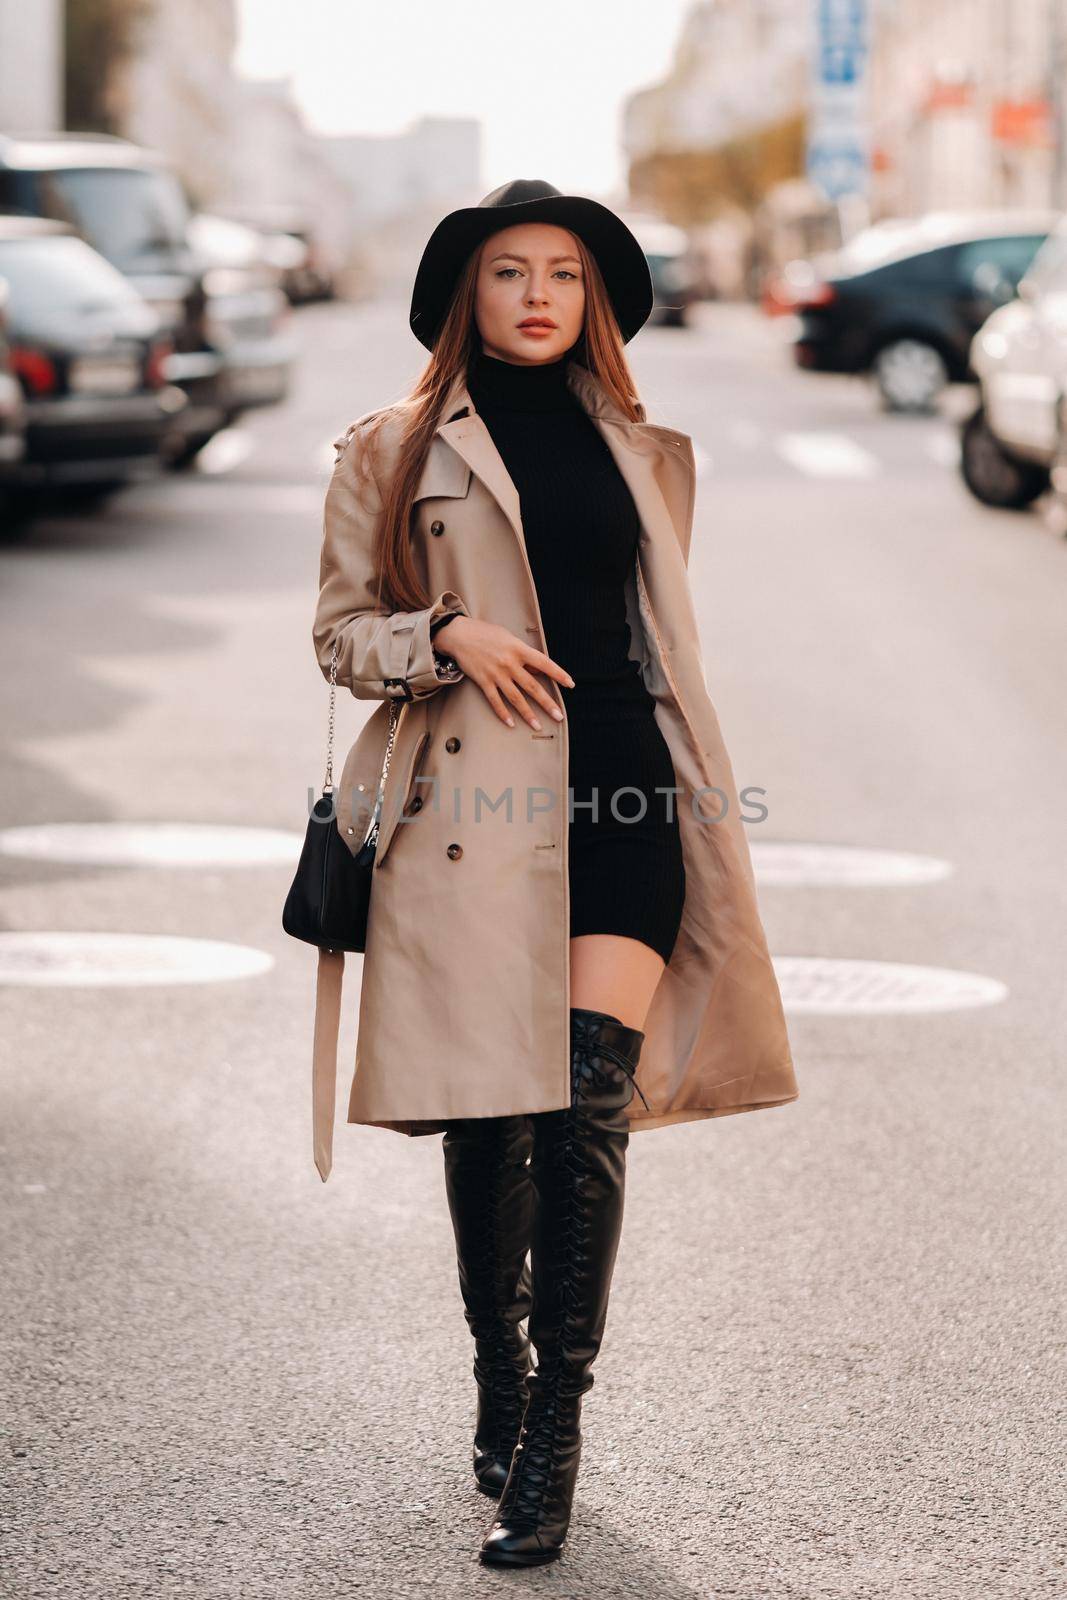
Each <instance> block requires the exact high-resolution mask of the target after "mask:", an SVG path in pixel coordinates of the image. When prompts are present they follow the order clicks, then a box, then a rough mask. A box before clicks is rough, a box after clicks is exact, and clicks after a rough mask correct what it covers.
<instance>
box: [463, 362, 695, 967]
mask: <svg viewBox="0 0 1067 1600" xmlns="http://www.w3.org/2000/svg"><path fill="white" fill-rule="evenodd" d="M571 359H572V357H571V356H570V354H569V353H568V354H565V355H564V356H562V357H561V358H560V359H559V360H558V361H551V362H545V363H542V364H540V365H538V366H519V365H517V364H515V363H514V362H509V361H502V360H498V359H497V358H496V357H494V356H488V355H486V354H485V353H484V352H483V351H481V350H478V351H477V352H476V354H475V355H474V356H473V357H472V359H471V361H470V363H469V364H468V371H467V387H468V390H469V392H470V396H471V399H472V401H473V402H474V408H475V410H476V411H477V412H478V414H479V415H480V416H481V418H482V420H483V421H484V422H485V424H486V427H487V428H488V429H489V432H490V434H491V436H492V439H493V443H494V444H495V445H496V448H497V450H498V452H499V453H500V456H501V459H502V460H503V462H504V465H505V467H506V468H507V471H508V474H509V476H510V478H511V480H512V482H513V483H514V485H515V487H516V489H517V490H518V494H519V503H520V507H521V515H522V527H523V532H524V534H525V536H526V551H527V556H528V559H529V562H530V568H531V570H532V572H533V577H534V584H535V587H536V590H537V599H538V604H539V606H540V609H541V618H542V622H543V624H544V632H545V643H546V646H547V651H548V654H549V655H550V656H551V657H552V660H553V661H555V662H557V663H558V664H559V665H560V666H562V667H564V668H566V670H567V671H568V672H569V673H570V675H571V677H572V678H573V679H574V682H575V687H574V688H573V689H569V688H567V687H565V686H564V685H562V684H560V685H558V687H559V690H560V694H561V696H562V699H563V704H564V708H565V712H566V717H567V724H566V728H567V737H568V760H569V779H568V782H569V788H570V793H571V796H573V799H572V800H570V799H569V804H570V805H571V806H572V807H573V820H571V821H569V823H568V859H569V864H570V873H569V883H570V906H571V926H570V933H571V937H572V938H573V937H576V936H577V935H579V934H586V933H614V934H624V935H626V936H628V937H629V938H632V939H640V940H642V941H643V942H644V943H645V944H648V945H650V946H651V947H652V949H654V950H656V951H657V952H658V953H659V954H660V955H661V956H662V957H663V960H664V961H669V960H670V956H671V951H672V950H673V948H674V943H675V939H676V937H677V933H678V926H679V923H680V921H681V915H682V904H683V901H684V899H685V871H684V868H683V865H682V847H681V836H680V833H679V828H678V805H679V802H680V801H681V800H682V799H683V798H684V797H683V796H681V795H678V794H674V795H668V794H665V793H659V794H657V793H656V790H657V788H658V789H660V790H666V789H670V788H673V787H674V786H675V784H676V782H677V780H676V778H675V773H674V765H673V762H672V761H671V754H670V750H669V748H668V745H667V742H666V740H665V739H664V737H663V734H662V732H661V731H660V728H659V726H658V724H657V723H656V720H655V717H654V714H653V713H654V709H655V700H654V699H653V697H652V695H651V694H650V693H649V691H648V689H647V688H646V687H645V684H644V681H643V679H642V677H641V669H640V665H639V664H638V662H637V661H635V660H633V659H632V658H631V657H630V655H629V646H630V628H629V624H628V622H627V620H626V601H625V584H626V581H627V578H628V577H629V575H630V573H631V572H632V571H633V568H634V563H635V561H636V558H637V541H638V536H639V533H640V521H639V519H638V514H637V508H636V506H635V505H634V502H633V497H632V495H631V494H630V490H629V487H628V486H627V483H626V480H625V479H624V478H623V476H622V474H621V473H620V471H619V469H618V467H617V466H616V464H615V460H614V457H613V456H612V454H611V451H610V450H609V448H608V446H607V444H606V442H605V440H604V439H603V438H602V436H601V434H600V432H599V430H598V429H597V427H596V424H595V423H594V422H593V421H592V419H591V418H590V417H589V416H588V414H587V413H586V411H585V408H584V407H583V405H582V403H581V401H580V400H579V399H578V397H577V395H575V394H574V393H573V392H572V391H571V389H570V388H569V387H568V385H567V380H566V370H567V365H568V363H569V361H570V360H571ZM538 710H539V708H538ZM561 726H562V724H561ZM635 790H637V791H639V792H638V793H635V792H634V791H635ZM594 796H595V797H596V799H597V813H596V815H595V818H594V813H593V810H592V807H591V804H590V802H592V800H593V799H594ZM613 811H614V813H615V814H613ZM642 812H643V815H642ZM568 815H570V812H569V813H568Z"/></svg>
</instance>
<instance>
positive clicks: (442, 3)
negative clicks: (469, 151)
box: [238, 0, 689, 196]
mask: <svg viewBox="0 0 1067 1600" xmlns="http://www.w3.org/2000/svg"><path fill="white" fill-rule="evenodd" d="M239 6H240V13H241V43H240V46H239V53H238V67H239V69H240V70H241V71H242V72H244V73H247V74H248V75H250V76H252V77H284V76H287V75H288V76H291V77H292V80H293V89H294V93H295V95H296V98H297V100H298V101H299V103H300V105H301V107H302V109H303V111H304V115H305V117H306V119H307V122H308V125H309V126H310V127H311V128H312V129H313V130H314V131H315V132H317V133H396V132H399V131H400V130H401V129H403V128H404V127H406V126H407V124H408V123H409V122H411V121H412V120H413V119H414V118H416V117H418V116H421V115H424V114H428V113H429V114H434V115H437V116H455V117H475V118H477V119H478V120H479V121H481V123H482V124H483V128H484V133H483V154H484V172H483V180H484V185H485V192H488V191H489V190H490V189H495V188H496V186H497V185H498V184H500V183H503V182H504V181H505V180H506V179H508V178H546V179H547V180H548V181H549V182H550V183H554V184H555V185H556V187H557V188H559V189H563V190H569V191H575V192H578V193H587V194H600V195H602V196H607V195H608V194H610V193H611V192H612V191H613V190H616V189H617V188H618V187H619V186H620V185H621V183H622V176H623V166H622V161H621V155H620V150H619V115H620V107H621V104H622V101H623V99H624V97H625V96H626V95H627V94H628V93H629V92H630V91H631V90H633V89H638V88H642V87H644V86H646V85H648V84H651V83H654V82H656V80H657V79H658V78H659V77H660V76H661V75H662V74H663V73H664V72H665V71H666V69H667V67H668V65H669V63H670V60H671V55H672V52H673V48H674V42H675V40H676V38H677V35H678V30H679V27H680V24H681V20H682V18H683V16H684V15H685V12H686V11H687V9H688V6H689V0H537V3H536V4H530V3H521V0H510V3H509V0H239Z"/></svg>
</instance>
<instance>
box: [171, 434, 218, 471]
mask: <svg viewBox="0 0 1067 1600" xmlns="http://www.w3.org/2000/svg"><path fill="white" fill-rule="evenodd" d="M214 437H215V433H214V430H213V431H212V432H211V433H194V434H190V435H188V437H186V438H184V439H182V440H181V442H180V443H175V444H172V445H171V446H170V448H169V450H168V451H167V453H166V455H165V456H164V465H165V466H166V467H167V468H169V470H170V471H171V472H184V471H185V470H186V469H187V468H188V467H191V466H192V464H193V462H194V461H195V460H196V458H197V456H198V455H199V454H200V452H201V450H202V449H203V448H204V446H205V445H206V444H210V442H211V440H212V439H213V438H214Z"/></svg>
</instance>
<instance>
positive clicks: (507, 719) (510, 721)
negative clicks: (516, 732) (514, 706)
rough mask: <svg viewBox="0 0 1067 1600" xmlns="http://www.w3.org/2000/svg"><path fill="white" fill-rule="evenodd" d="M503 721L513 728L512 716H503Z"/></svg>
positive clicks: (513, 720)
mask: <svg viewBox="0 0 1067 1600" xmlns="http://www.w3.org/2000/svg"><path fill="white" fill-rule="evenodd" d="M504 721H505V722H506V723H507V725H508V727H509V728H513V727H514V726H515V718H514V717H505V718H504Z"/></svg>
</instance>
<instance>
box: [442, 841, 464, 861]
mask: <svg viewBox="0 0 1067 1600" xmlns="http://www.w3.org/2000/svg"><path fill="white" fill-rule="evenodd" d="M445 854H446V855H447V857H448V859H449V860H450V861H458V860H459V858H460V856H461V855H462V854H463V846H462V845H461V844H450V845H449V847H448V849H447V850H446V851H445Z"/></svg>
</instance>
